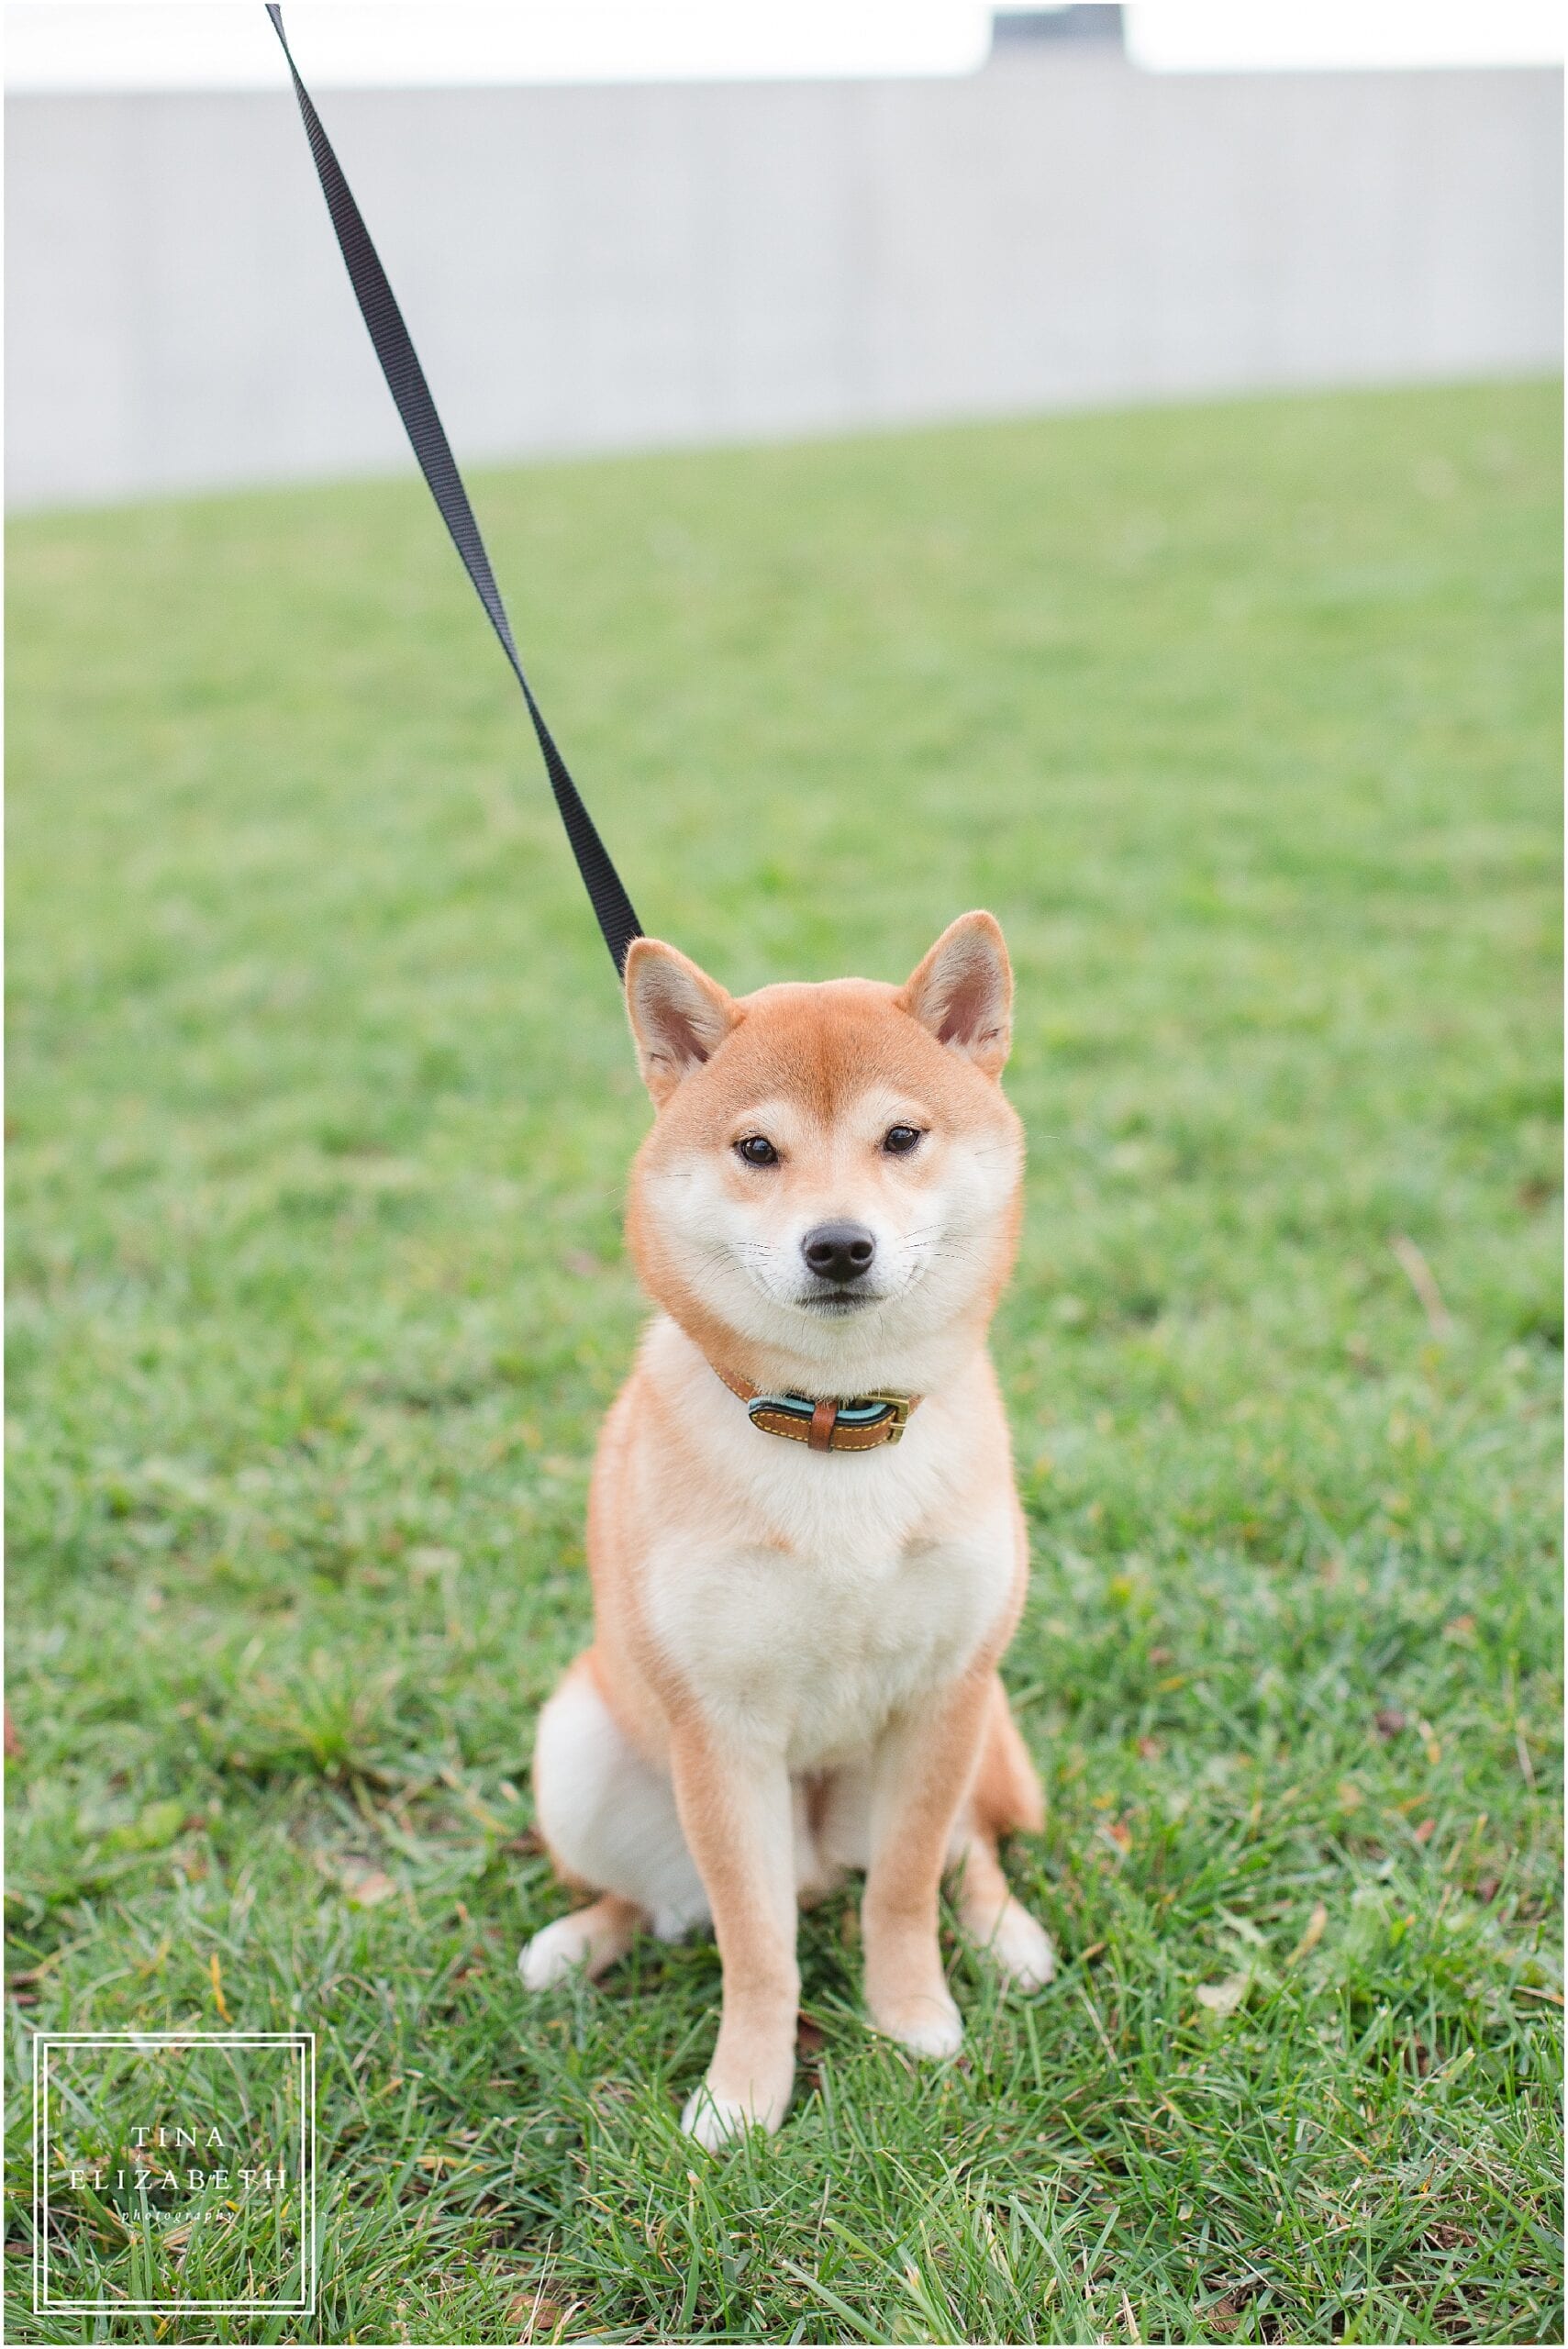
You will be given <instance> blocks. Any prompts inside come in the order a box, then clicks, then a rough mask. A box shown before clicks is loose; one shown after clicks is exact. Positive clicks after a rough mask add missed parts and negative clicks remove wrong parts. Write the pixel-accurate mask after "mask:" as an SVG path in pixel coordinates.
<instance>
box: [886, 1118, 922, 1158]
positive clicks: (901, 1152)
mask: <svg viewBox="0 0 1568 2349" xmlns="http://www.w3.org/2000/svg"><path fill="white" fill-rule="evenodd" d="M919 1139H920V1129H919V1127H918V1126H889V1127H888V1129H887V1131H886V1132H885V1133H884V1135H883V1137H882V1146H883V1148H884V1150H885V1151H886V1152H887V1153H888V1155H889V1156H890V1157H892V1158H903V1157H904V1156H906V1153H907V1152H910V1151H912V1150H913V1149H914V1147H915V1145H916V1143H917V1141H919Z"/></svg>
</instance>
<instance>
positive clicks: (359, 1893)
mask: <svg viewBox="0 0 1568 2349" xmlns="http://www.w3.org/2000/svg"><path fill="white" fill-rule="evenodd" d="M339 1882H340V1883H341V1885H342V1887H343V1890H344V1893H345V1894H346V1896H347V1898H348V1901H349V1905H350V1908H352V1909H376V1908H379V1907H380V1905H381V1903H382V1902H383V1901H384V1900H392V1899H394V1898H395V1897H396V1893H397V1887H396V1886H395V1884H394V1882H393V1881H392V1878H391V1877H390V1876H388V1875H387V1873H386V1871H385V1869H384V1868H373V1867H367V1866H365V1865H361V1864H358V1863H356V1862H354V1861H352V1860H350V1862H349V1863H348V1864H347V1865H346V1866H345V1867H344V1868H343V1869H342V1870H341V1872H340V1875H339Z"/></svg>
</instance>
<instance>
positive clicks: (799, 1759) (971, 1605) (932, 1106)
mask: <svg viewBox="0 0 1568 2349" xmlns="http://www.w3.org/2000/svg"><path fill="white" fill-rule="evenodd" d="M1011 997H1012V981H1011V974H1010V972H1009V969H1008V965H1007V958H1006V948H1005V946H1004V945H1003V942H1002V935H1001V932H1000V930H998V928H997V926H996V924H995V921H994V920H993V919H992V918H991V916H990V915H989V914H980V913H976V914H967V915H965V916H963V917H962V918H961V919H960V920H959V921H956V922H954V923H953V924H952V925H951V928H950V929H949V930H947V931H945V932H944V934H943V936H942V937H941V938H940V940H939V941H937V944H936V945H935V946H934V947H933V948H932V949H931V951H930V952H929V954H928V955H927V956H926V958H925V960H924V962H922V963H921V964H920V965H919V967H918V969H917V971H916V972H915V974H914V975H913V977H912V978H911V979H910V980H909V982H908V983H907V985H906V986H904V987H903V988H898V989H895V988H894V987H891V986H884V985H875V984H873V983H872V982H870V981H868V980H863V979H841V980H838V981H835V982H833V983H831V984H829V985H821V986H773V987H764V988H762V989H761V990H760V991H759V992H758V993H757V994H755V995H752V996H745V997H743V998H741V999H740V1000H738V1001H737V1000H735V999H733V998H731V997H730V996H728V995H727V994H726V993H725V992H724V990H723V989H722V988H721V987H719V986H718V985H716V983H715V982H714V981H713V980H712V979H710V978H708V977H707V976H706V974H705V973H703V972H701V971H699V970H698V969H697V967H696V966H695V963H690V962H688V961H687V960H686V958H685V957H684V955H681V954H679V953H677V952H675V950H674V949H673V948H672V947H669V946H664V945H662V944H660V943H659V942H658V941H653V940H649V939H639V941H637V943H636V944H635V945H634V946H633V948H632V950H631V954H630V957H629V959H628V965H627V1000H628V1011H629V1014H630V1019H631V1025H632V1032H633V1036H634V1039H635V1041H636V1045H637V1050H638V1056H639V1063H640V1066H641V1070H642V1074H643V1077H644V1080H645V1082H646V1084H647V1085H648V1089H649V1091H650V1093H651V1096H652V1097H653V1101H654V1103H655V1106H656V1109H657V1112H658V1114H657V1117H656V1119H655V1122H654V1125H653V1129H652V1130H651V1133H650V1134H649V1136H648V1138H647V1140H646V1141H645V1142H644V1144H643V1146H642V1149H641V1150H640V1152H639V1154H638V1158H637V1161H636V1164H635V1167H634V1169H633V1174H632V1182H631V1196H630V1208H629V1214H628V1237H629V1241H630V1245H631V1249H632V1252H633V1255H634V1257H635V1259H636V1262H637V1265H638V1269H639V1273H640V1275H641V1276H642V1279H643V1282H644V1284H645V1286H647V1288H648V1289H649V1291H650V1292H651V1295H652V1297H654V1298H655V1300H656V1301H657V1303H658V1304H659V1305H660V1307H661V1308H662V1313H661V1315H660V1317H659V1318H658V1319H656V1320H655V1321H654V1323H653V1325H652V1326H651V1329H650V1330H649V1332H648V1334H647V1336H646V1338H645V1339H644V1341H643V1344H642V1348H641V1351H640V1353H639V1357H638V1362H637V1365H636V1368H635V1369H634V1370H633V1372H632V1375H631V1377H630V1379H629V1380H628V1383H627V1385H626V1386H625V1387H624V1388H623V1390H622V1392H621V1395H620V1397H619V1398H618V1400H617V1403H616V1405H615V1407H614V1408H613V1409H612V1411H611V1412H610V1415H609V1417H608V1419H607V1420H606V1426H605V1430H604V1434H603V1437H602V1440H601V1442H600V1446H599V1453H598V1459H597V1462H596V1464H595V1475H594V1482H593V1488H592V1493H591V1497H590V1501H589V1510H588V1558H589V1565H590V1570H591V1572H592V1575H593V1582H594V1598H595V1639H594V1644H593V1646H592V1647H591V1648H590V1649H589V1650H588V1651H587V1652H586V1653H585V1654H584V1655H582V1656H580V1657H579V1658H578V1660H577V1662H576V1664H573V1667H572V1669H571V1671H570V1672H569V1673H568V1674H567V1675H566V1678H565V1679H564V1681H563V1682H562V1686H561V1687H560V1688H559V1689H558V1690H557V1692H556V1694H555V1696H554V1697H553V1698H551V1700H550V1704H549V1705H548V1706H547V1707H546V1709H545V1712H544V1715H543V1718H542V1719H541V1721H540V1725H539V1744H538V1749H537V1753H536V1760H535V1783H536V1789H537V1794H538V1803H539V1823H540V1828H541V1831H542V1832H543V1834H544V1836H545V1838H546V1840H547V1842H549V1844H550V1850H551V1852H552V1854H553V1856H554V1858H555V1860H556V1864H557V1865H558V1867H559V1869H560V1872H561V1874H562V1876H563V1877H564V1878H565V1879H566V1880H567V1881H568V1882H570V1883H574V1884H579V1885H582V1886H584V1887H585V1888H588V1889H591V1890H593V1891H595V1892H596V1893H598V1894H599V1895H600V1898H597V1899H595V1901H594V1902H593V1903H592V1904H591V1905H590V1906H588V1907H587V1908H585V1909H580V1910H579V1911H577V1912H576V1914H575V1915H573V1916H570V1917H566V1918H562V1919H561V1920H559V1921H558V1922H557V1923H556V1924H554V1925H551V1926H549V1927H547V1928H546V1929H545V1931H544V1932H542V1933H540V1934H539V1935H538V1936H536V1938H535V1940H534V1941H533V1942H532V1943H530V1944H529V1946H528V1949H527V1950H526V1951H525V1952H524V1954H523V1958H522V1961H521V1966H522V1972H523V1976H524V1978H525V1980H526V1981H528V1983H529V1984H530V1985H533V1986H536V1987H538V1986H541V1985H543V1984H544V1983H547V1982H549V1981H552V1980H554V1979H556V1978H557V1977H558V1976H560V1975H561V1974H562V1972H563V1971H565V1970H566V1969H567V1968H568V1967H569V1966H571V1965H574V1964H580V1965H585V1966H586V1968H587V1970H588V1971H589V1972H590V1973H591V1974H593V1973H597V1972H599V1971H601V1970H602V1969H603V1968H604V1967H605V1966H606V1965H610V1964H612V1963H613V1962H614V1960H615V1959H616V1958H617V1957H618V1956H620V1955H621V1954H623V1952H624V1951H625V1950H626V1949H627V1947H628V1945H629V1943H630V1941H631V1939H632V1936H633V1934H634V1933H635V1932H637V1930H638V1929H639V1927H640V1926H641V1925H643V1924H644V1923H651V1924H652V1926H653V1927H654V1929H655V1930H656V1931H659V1932H665V1933H673V1932H680V1931H682V1930H684V1927H685V1926H686V1925H687V1924H689V1923H692V1922H695V1921H697V1920H700V1919H701V1918H703V1917H704V1916H706V1915H711V1917H712V1920H713V1923H714V1927H715V1930H716V1932H717V1940H718V1946H719V1952H720V1955H721V1958H722V1961H723V1967H724V1998H723V2009H722V2015H721V2020H720V2023H719V2032H718V2042H717V2047H716V2049H715V2051H714V2056H713V2061H712V2063H711V2065H710V2066H709V2068H708V2073H707V2077H706V2081H705V2083H704V2086H703V2087H702V2088H701V2089H700V2090H699V2091H698V2093H697V2095H696V2096H695V2097H694V2098H693V2099H692V2102H691V2104H690V2105H689V2106H688V2108H687V2113H686V2125H687V2126H688V2128H690V2129H691V2130H692V2131H693V2132H694V2133H695V2135H696V2136H697V2137H698V2138H700V2139H701V2140H702V2142H703V2143H706V2144H709V2145H713V2144H717V2143H718V2142H719V2141H720V2140H721V2139H722V2138H723V2137H725V2136H727V2135H728V2134H730V2133H731V2132H734V2131H735V2130H736V2129H738V2128H740V2127H742V2126H744V2125H745V2124H746V2123H747V2122H751V2121H755V2122H761V2123H762V2124H763V2125H765V2126H767V2127H770V2128H773V2127H776V2126H777V2125H778V2123H779V2121H781V2120H782V2119H783V2117H784V2110H785V2108H786V2106H787V2104H788V2101H789V2095H790V2088H791V2084H792V2079H793V2073H794V2060H795V2054H794V2051H795V2013H796V2005H797V1999H798V1988H799V1984H798V1976H797V1973H796V1968H795V1912H796V1907H797V1903H798V1902H800V1901H803V1900H809V1899H811V1898H816V1897H819V1896H820V1894H821V1893H822V1892H823V1891H825V1890H826V1889H828V1887H830V1886H831V1885H832V1884H833V1883H834V1882H836V1881H837V1880H838V1878H839V1876H840V1875H841V1874H842V1872H843V1870H844V1869H845V1868H846V1867H849V1866H864V1867H865V1868H866V1870H867V1880H866V1888H865V1897H864V1904H863V1909H862V1921H863V1939H864V1947H865V1969H866V1998H867V2003H868V2005H869V2008H870V2010H871V2014H872V2018H873V2021H874V2022H875V2024H876V2026H877V2027H878V2029H880V2030H882V2031H884V2032H888V2033H889V2034H890V2035H892V2036H893V2037H895V2038H896V2039H899V2040H901V2041H903V2042H904V2043H906V2044H907V2045H910V2046H912V2047H915V2048H917V2050H919V2051H921V2052H923V2053H926V2054H950V2053H951V2052H952V2051H953V2050H954V2049H955V2048H956V2047H957V2045H958V2043H959V2039H960V2035H961V2034H960V2025H959V2021H958V2014H957V2010H956V2009H955V2007H954V2006H953V2002H952V1999H951V1996H950V1995H949V1992H948V1988H947V1984H946V1981H945V1978H944V1976H943V1971H942V1965H941V1958H940V1952H939V1947H938V1938H937V1919H938V1895H939V1890H940V1883H941V1879H942V1876H943V1873H944V1870H947V1869H951V1870H952V1871H953V1872H954V1875H955V1880H956V1887H957V1899H958V1904H959V1913H960V1916H961V1918H962V1922H963V1924H964V1927H965V1930H966V1931H967V1932H969V1933H970V1934H972V1935H973V1938H974V1939H975V1940H976V1941H977V1942H979V1943H982V1944H983V1945H984V1947H986V1948H987V1949H988V1950H989V1951H990V1952H991V1954H993V1956H994V1957H995V1960H996V1961H997V1962H998V1963H999V1964H1000V1965H1001V1966H1002V1968H1003V1970H1004V1971H1005V1972H1006V1974H1007V1975H1008V1976H1010V1978H1012V1979H1013V1980H1014V1981H1015V1982H1017V1983H1018V1984H1019V1985H1020V1986H1022V1987H1038V1985H1039V1984H1040V1983H1041V1982H1043V1981H1045V1980H1046V1979H1048V1978H1049V1976H1050V1973H1051V1948H1050V1943H1049V1942H1048V1941H1047V1939H1046V1937H1045V1935H1044V1933H1043V1932H1041V1930H1040V1927H1039V1926H1038V1925H1037V1924H1036V1923H1035V1921H1034V1920H1033V1919H1032V1918H1030V1917H1029V1915H1028V1914H1027V1912H1026V1911H1024V1910H1023V1909H1021V1908H1020V1907H1019V1906H1018V1903H1017V1901H1015V1900H1014V1899H1013V1898H1012V1897H1011V1895H1010V1894H1009V1892H1008V1890H1007V1886H1006V1879H1005V1877H1004V1876H1003V1874H1002V1871H1001V1867H1000V1865H999V1863H998V1860H997V1856H996V1843H997V1839H998V1838H999V1837H1000V1836H1002V1835H1005V1834H1006V1833H1007V1832H1008V1831H1010V1830H1012V1829H1015V1828H1038V1827H1039V1825H1040V1789H1039V1786H1038V1783H1037V1781H1036V1778H1035V1774H1034V1771H1033V1769H1032V1767H1031V1765H1030V1763H1029V1756H1028V1754H1027V1753H1026V1752H1025V1749H1024V1746H1023V1742H1022V1740H1021V1739H1020V1738H1019V1736H1018V1731H1017V1729H1016V1727H1015V1726H1014V1724H1013V1721H1012V1720H1011V1718H1010V1716H1009V1714H1008V1710H1007V1704H1006V1697H1005V1696H1004V1694H1003V1690H1002V1685H1001V1682H1000V1680H999V1679H998V1678H997V1676H996V1665H997V1661H998V1659H999V1657H1000V1655H1001V1653H1002V1651H1003V1649H1004V1648H1005V1646H1006V1642H1007V1640H1008V1638H1009V1636H1010V1634H1011V1632H1012V1630H1013V1626H1014V1624H1015V1622H1016V1621H1017V1620H1018V1610H1019V1608H1020V1606H1021V1605H1022V1601H1023V1594H1024V1585H1025V1577H1026V1574H1027V1551H1026V1544H1025V1536H1024V1528H1023V1520H1022V1516H1021V1513H1020V1511H1019V1508H1018V1500H1017V1497H1016V1494H1015V1491H1014V1486H1013V1475H1012V1464H1011V1457H1010V1452H1009V1446H1008V1439H1007V1431H1006V1421H1005V1419H1004V1416H1003V1412H1002V1407H1001V1401H1000V1397H999V1396H998V1394H997V1390H996V1384H995V1376H994V1374H993V1372H992V1369H991V1364H990V1361H989V1358H988V1355H987V1353H986V1347H985V1335H986V1329H987V1325H988V1323H989V1321H990V1319H991V1315H992V1313H993V1311H994V1310H995V1304H996V1300H997V1298H998V1297H999V1295H1000V1293H1001V1290H1002V1288H1003V1286H1004V1284H1005V1282H1006V1277H1007V1275H1008V1272H1009V1271H1010V1269H1011V1264H1012V1260H1013V1253H1014V1249H1015V1246H1016V1241H1017V1234H1018V1216H1019V1191H1020V1181H1021V1174H1022V1164H1023V1143H1022V1134H1021V1130H1020V1128H1019V1125H1018V1119H1017V1117H1016V1115H1015V1114H1014V1112H1013V1110H1012V1108H1011V1107H1010V1106H1009V1104H1008V1103H1007V1101H1006V1098H1005V1097H1004V1096H1003V1094H1002V1091H1001V1087H1000V1085H999V1083H998V1079H999V1077H1000V1074H1001V1071H1002V1067H1003V1064H1004V1063H1005V1061H1006V1055H1007V1048H1008V1042H1009V1035H1010V1019H1011ZM897 1125H906V1126H909V1127H913V1128H915V1129H916V1130H918V1131H919V1133H920V1135H921V1137H922V1139H921V1140H920V1142H919V1144H918V1146H917V1148H916V1149H915V1150H914V1151H913V1152H911V1153H910V1154H908V1155H906V1156H893V1155H890V1154H889V1152H888V1151H887V1150H886V1149H885V1148H884V1137H885V1135H886V1133H887V1131H888V1130H890V1129H891V1128H893V1127H895V1126H897ZM749 1135H762V1136H763V1137H765V1138H766V1139H767V1140H768V1141H771V1142H772V1143H773V1145H774V1147H775V1149H776V1151H777V1152H778V1160H777V1163H773V1164H771V1165H768V1166H765V1167H759V1166H756V1165H752V1164H748V1163H745V1162H744V1161H743V1160H742V1159H741V1158H740V1156H739V1155H738V1153H737V1151H736V1147H735V1146H736V1144H737V1142H739V1141H741V1140H742V1139H744V1138H745V1137H747V1136H749ZM844 1218H852V1219H855V1220H856V1222H857V1223H859V1224H860V1225H862V1226H863V1227H864V1228H865V1229H866V1230H868V1231H871V1232H873V1233H874V1235H875V1238H876V1257H875V1261H874V1264H873V1268H872V1273H871V1275H869V1276H868V1280H867V1283H866V1288H867V1291H868V1292H869V1301H866V1302H864V1303H858V1302H857V1301H856V1300H857V1299H858V1298H859V1297H860V1296H861V1294H862V1292H861V1291H860V1290H859V1289H858V1288H857V1290H856V1291H855V1295H854V1297H852V1298H851V1299H850V1301H848V1302H844V1303H842V1304H840V1303H835V1302H832V1301H825V1300H824V1299H823V1298H822V1297H819V1296H817V1295H815V1294H813V1295H802V1294H801V1293H800V1292H801V1291H802V1288H803V1284H804V1286H805V1287H806V1289H808V1290H815V1289H816V1288H817V1286H819V1284H817V1283H815V1282H814V1281H813V1280H812V1279H811V1276H810V1275H807V1274H803V1272H802V1269H801V1267H802V1258H801V1254H800V1244H801V1241H802V1239H803V1237H804V1235H805V1234H806V1233H807V1232H808V1231H809V1230H812V1228H813V1227H816V1226H819V1225H821V1224H822V1223H824V1222H828V1221H832V1220H833V1219H844ZM715 1366H717V1368H721V1369H723V1370H724V1371H725V1372H727V1373H728V1374H729V1375H735V1376H739V1377H740V1378H743V1379H747V1380H750V1381H751V1383H752V1385H753V1386H756V1387H759V1388H762V1389H764V1390H766V1391H768V1392H777V1391H781V1390H786V1391H790V1392H794V1393H797V1394H805V1395H807V1396H828V1397H846V1396H854V1395H862V1394H866V1393H871V1392H875V1391H878V1390H893V1391H897V1392H902V1393H915V1394H918V1395H919V1396H920V1397H921V1398H922V1399H921V1401H920V1403H919V1405H918V1407H917V1409H916V1410H915V1412H914V1414H913V1416H912V1417H911V1419H910V1421H909V1424H908V1428H907V1430H906V1434H905V1436H904V1439H903V1442H901V1443H899V1444H898V1445H896V1446H887V1447H884V1448H880V1449H877V1450H874V1451H868V1452H864V1453H854V1454H850V1453H829V1454H826V1455H824V1454H822V1453H817V1452H813V1451H811V1450H809V1449H808V1448H807V1447H806V1445H805V1444H801V1443H795V1442H784V1441H781V1440H779V1439H778V1438H776V1437H773V1436H770V1435H768V1434H765V1433H763V1432H761V1431H759V1430H758V1429H756V1428H754V1427H753V1426H752V1425H751V1421H750V1420H749V1419H748V1417H747V1415H746V1412H745V1409H744V1408H743V1407H742V1405H741V1404H740V1402H738V1401H737V1400H736V1398H735V1397H734V1396H733V1395H732V1394H731V1393H730V1392H729V1391H728V1389H727V1388H726V1386H724V1385H723V1384H722V1383H721V1381H720V1379H719V1377H718V1376H717V1375H716V1367H715Z"/></svg>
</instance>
